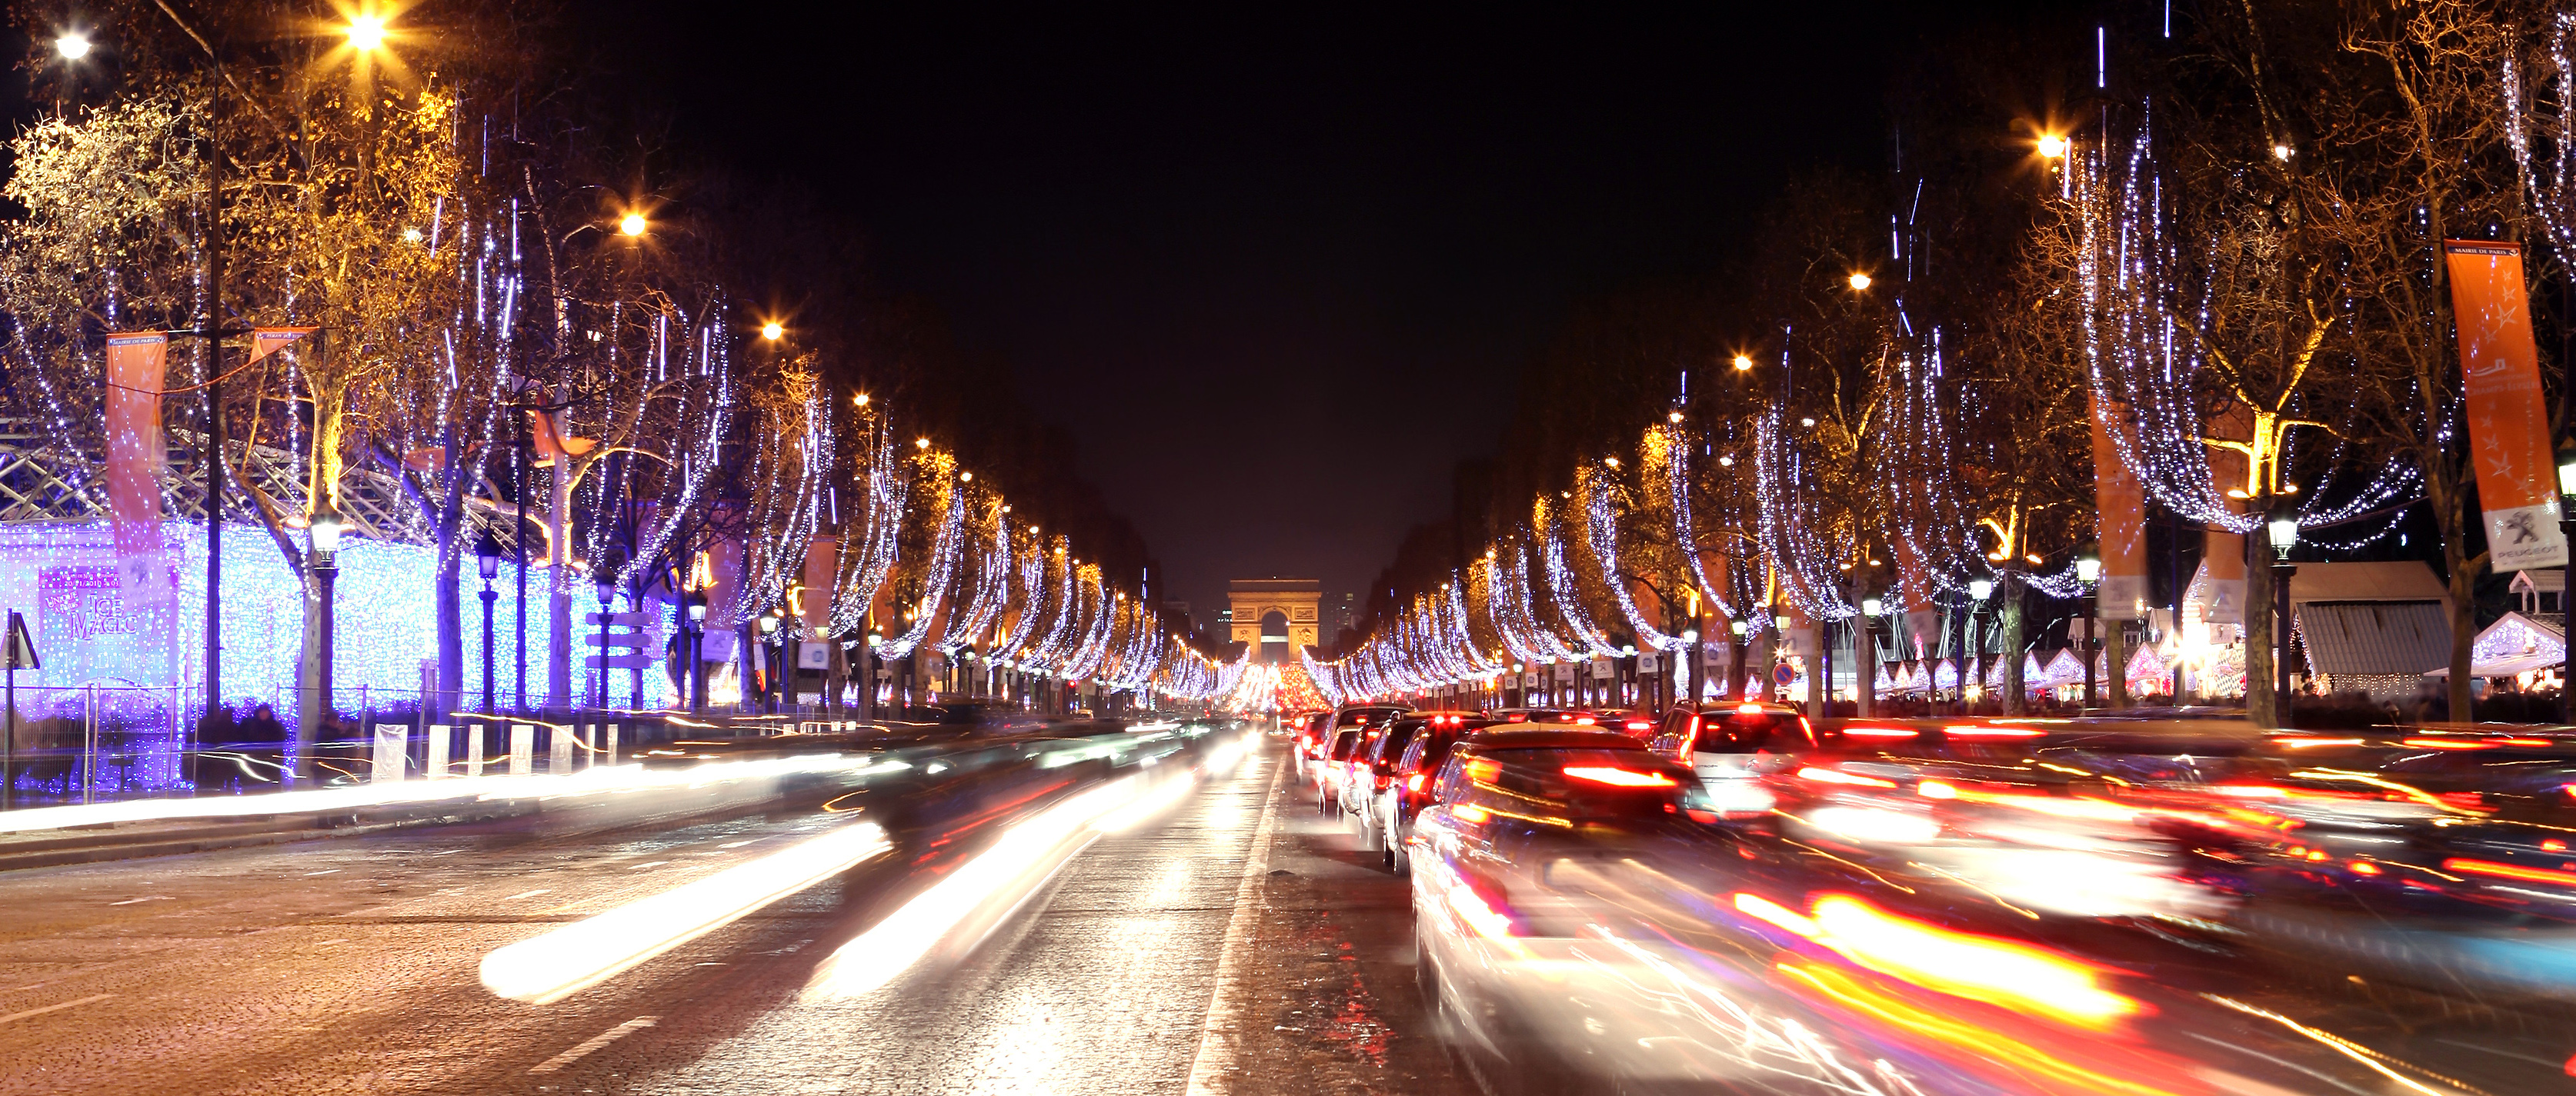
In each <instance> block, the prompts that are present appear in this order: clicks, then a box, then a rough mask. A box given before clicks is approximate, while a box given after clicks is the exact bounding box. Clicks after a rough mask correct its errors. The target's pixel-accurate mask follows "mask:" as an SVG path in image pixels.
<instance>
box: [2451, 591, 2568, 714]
mask: <svg viewBox="0 0 2576 1096" xmlns="http://www.w3.org/2000/svg"><path fill="white" fill-rule="evenodd" d="M2478 569H2479V564H2478V563H2477V562H2476V561H2474V560H2472V561H2469V562H2467V563H2463V564H2459V565H2457V566H2454V567H2452V568H2451V680H2450V686H2451V712H2450V716H2451V718H2452V719H2454V720H2457V721H2460V722H2463V723H2465V722H2469V721H2471V720H2475V719H2476V718H2477V717H2478V716H2477V698H2476V697H2473V696H2471V695H2469V649H2470V647H2471V646H2473V645H2475V644H2476V643H2477V639H2478V606H2477V600H2476V596H2477V584H2478ZM2558 596H2560V597H2562V598H2563V597H2566V596H2567V595H2565V594H2560V595H2558Z"/></svg>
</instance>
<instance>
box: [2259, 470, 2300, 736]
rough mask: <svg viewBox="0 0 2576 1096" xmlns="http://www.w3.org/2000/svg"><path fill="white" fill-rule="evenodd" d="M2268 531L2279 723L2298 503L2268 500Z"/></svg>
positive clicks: (2285, 691) (2284, 697)
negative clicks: (2269, 504) (2270, 504)
mask: <svg viewBox="0 0 2576 1096" xmlns="http://www.w3.org/2000/svg"><path fill="white" fill-rule="evenodd" d="M2264 528H2265V531H2266V532H2268V533H2270V534H2271V535H2272V606H2273V612H2275V613H2277V614H2279V616H2278V621H2279V622H2278V623H2276V624H2274V625H2273V629H2274V631H2273V633H2272V641H2273V643H2274V644H2275V646H2276V649H2277V650H2279V652H2280V654H2279V655H2277V656H2276V657H2274V659H2273V660H2272V679H2273V685H2272V711H2273V714H2274V716H2275V717H2276V718H2277V719H2278V720H2279V721H2280V724H2281V726H2284V727H2287V726H2289V725H2290V576H2292V575H2295V574H2298V573H2299V569H2298V568H2296V567H2292V566H2290V549H2291V547H2292V546H2294V545H2296V544H2298V543H2299V513H2298V505H2297V504H2296V503H2294V502H2292V501H2291V500H2288V499H2280V500H2277V501H2275V502H2274V503H2273V504H2272V515H2271V519H2270V520H2268V521H2266V522H2264Z"/></svg>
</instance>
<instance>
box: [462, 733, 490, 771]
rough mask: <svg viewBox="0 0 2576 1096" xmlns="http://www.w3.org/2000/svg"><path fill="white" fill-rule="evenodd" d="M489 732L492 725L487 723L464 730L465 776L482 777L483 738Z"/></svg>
mask: <svg viewBox="0 0 2576 1096" xmlns="http://www.w3.org/2000/svg"><path fill="white" fill-rule="evenodd" d="M491 731H492V725H491V724H489V723H477V724H475V725H473V726H472V727H470V728H467V729H466V732H465V775H467V776H481V775H483V736H484V735H486V734H489V733H491Z"/></svg>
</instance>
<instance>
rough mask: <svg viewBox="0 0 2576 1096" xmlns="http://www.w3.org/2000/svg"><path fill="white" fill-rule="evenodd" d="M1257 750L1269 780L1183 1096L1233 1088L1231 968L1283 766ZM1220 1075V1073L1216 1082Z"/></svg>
mask: <svg viewBox="0 0 2576 1096" xmlns="http://www.w3.org/2000/svg"><path fill="white" fill-rule="evenodd" d="M1292 748H1293V747H1292ZM1260 756H1261V760H1262V761H1263V762H1265V763H1267V764H1269V765H1270V766H1271V768H1270V782H1269V783H1268V784H1266V785H1263V788H1262V792H1261V824H1260V825H1258V826H1255V827H1254V828H1253V830H1252V847H1251V849H1249V850H1247V851H1246V853H1245V855H1244V858H1243V880H1242V881H1241V882H1240V883H1237V884H1236V885H1235V888H1234V916H1232V917H1229V918H1227V919H1226V922H1225V947H1224V949H1223V950H1221V951H1219V952H1217V957H1216V988H1215V990H1214V991H1212V992H1211V993H1210V994H1209V995H1208V1009H1207V1020H1206V1021H1205V1022H1204V1023H1202V1024H1200V1025H1199V1051H1198V1055H1197V1057H1196V1058H1194V1059H1193V1060H1192V1061H1191V1063H1190V1087H1189V1096H1211V1094H1214V1093H1218V1092H1232V1091H1233V1090H1234V1080H1233V1078H1234V1062H1235V1052H1236V1050H1237V1048H1238V1044H1239V1042H1240V1039H1241V1028H1242V1026H1243V1003H1242V1002H1241V1001H1238V1000H1236V999H1235V995H1234V993H1233V992H1232V989H1231V987H1232V986H1233V984H1234V980H1235V971H1236V969H1237V968H1239V967H1241V966H1242V965H1243V963H1244V961H1245V957H1244V953H1245V952H1247V951H1249V950H1250V949H1251V940H1252V923H1253V919H1254V918H1255V917H1256V916H1257V915H1256V914H1255V913H1254V912H1253V907H1254V906H1256V905H1258V904H1259V899H1260V897H1261V885H1262V880H1263V878H1264V877H1266V876H1267V875H1268V874H1269V869H1270V825H1271V821H1272V819H1274V818H1275V817H1276V816H1277V815H1278V813H1279V811H1278V807H1279V774H1280V772H1281V771H1283V770H1285V769H1286V768H1287V765H1285V764H1283V763H1282V762H1281V761H1280V760H1279V758H1278V757H1277V756H1275V755H1272V754H1268V753H1265V754H1262V755H1260ZM1220 1078H1223V1079H1224V1081H1223V1085H1222V1087H1220V1085H1219V1079H1220Z"/></svg>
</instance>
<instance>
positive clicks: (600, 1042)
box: [0, 1005, 661, 1073]
mask: <svg viewBox="0 0 2576 1096" xmlns="http://www.w3.org/2000/svg"><path fill="white" fill-rule="evenodd" d="M55 1007H57V1008H60V1007H61V1006H59V1005H57V1006H55ZM13 1019H14V1017H13ZM660 1019H661V1017H659V1016H638V1017H636V1018H634V1019H632V1020H628V1021H626V1022H625V1023H622V1024H619V1025H617V1026H616V1027H613V1028H610V1029H608V1030H606V1031H603V1032H600V1033H599V1034H597V1035H593V1036H591V1037H590V1038H589V1039H587V1040H585V1041H583V1042H582V1044H581V1045H579V1046H576V1047H574V1048H572V1049H571V1050H567V1051H565V1052H563V1053H561V1054H558V1055H555V1056H554V1057H552V1058H548V1059H546V1060H545V1061H542V1062H539V1063H537V1064H536V1065H533V1066H530V1067H528V1072H530V1073H552V1072H554V1071H556V1070H558V1069H562V1068H563V1067H565V1066H568V1065H571V1064H573V1063H574V1062H578V1061H580V1060H582V1059H583V1058H584V1057H586V1056H588V1055H589V1054H590V1052H592V1051H595V1050H598V1049H599V1048H601V1047H604V1046H607V1045H608V1044H610V1043H614V1042H616V1041H618V1040H620V1039H623V1038H625V1037H627V1036H629V1035H632V1034H634V1033H636V1032H638V1031H642V1030H644V1029H645V1028H648V1027H652V1026H653V1024H654V1023H655V1022H656V1021H659V1020H660ZM7 1022H8V1021H7V1020H0V1023H7Z"/></svg>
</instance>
